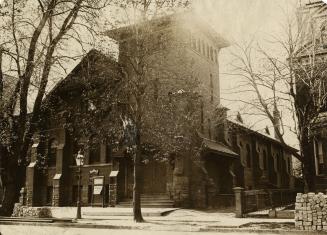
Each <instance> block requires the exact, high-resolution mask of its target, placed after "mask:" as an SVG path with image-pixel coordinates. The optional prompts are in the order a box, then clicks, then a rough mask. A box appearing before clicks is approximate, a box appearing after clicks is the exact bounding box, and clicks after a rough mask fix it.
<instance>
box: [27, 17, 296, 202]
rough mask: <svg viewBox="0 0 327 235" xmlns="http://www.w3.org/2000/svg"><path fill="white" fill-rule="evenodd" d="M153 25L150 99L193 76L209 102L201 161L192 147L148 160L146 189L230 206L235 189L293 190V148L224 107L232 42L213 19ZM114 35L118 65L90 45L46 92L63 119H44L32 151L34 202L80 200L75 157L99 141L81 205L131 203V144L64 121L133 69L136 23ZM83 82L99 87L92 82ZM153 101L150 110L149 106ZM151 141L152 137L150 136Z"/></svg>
mask: <svg viewBox="0 0 327 235" xmlns="http://www.w3.org/2000/svg"><path fill="white" fill-rule="evenodd" d="M146 27H148V28H150V29H151V30H150V31H145V32H146V33H144V34H143V35H145V37H146V38H147V39H148V40H147V43H149V44H148V46H149V48H150V47H153V48H155V51H156V53H151V55H150V56H148V58H147V61H148V64H150V65H152V66H151V68H149V69H148V70H147V71H148V72H149V74H147V76H148V77H149V79H150V80H149V81H151V82H150V84H149V87H150V89H152V90H153V96H152V98H151V102H149V103H150V104H155V100H157V99H158V97H160V98H165V97H167V98H168V94H171V93H174V92H176V90H179V89H183V88H185V85H186V84H188V82H186V80H185V79H194V78H196V81H197V82H199V84H200V85H199V86H198V90H197V92H198V93H199V94H200V95H201V97H202V102H201V107H200V108H199V119H200V120H199V134H198V137H199V138H198V139H199V141H198V142H199V148H201V153H200V154H201V156H200V158H196V157H194V156H190V155H189V153H185V154H182V155H181V156H178V157H175V158H173V159H171V161H169V162H165V163H162V162H157V161H150V162H149V163H148V164H144V165H143V166H142V167H143V169H142V173H143V177H142V178H143V182H142V186H143V189H142V193H143V195H146V196H145V197H146V198H147V199H148V200H150V201H151V198H152V199H154V198H155V197H156V196H158V195H159V196H160V197H159V199H164V204H163V205H164V206H173V205H174V206H181V207H199V208H205V207H208V206H212V207H219V206H231V205H232V203H233V200H232V198H233V187H235V186H242V187H245V188H246V189H262V188H265V189H267V188H290V187H292V175H291V171H292V165H291V155H290V152H291V151H294V149H292V148H290V147H287V146H286V147H285V146H283V145H282V144H280V142H278V141H277V140H275V139H274V138H271V137H269V136H266V135H263V134H260V133H258V132H254V131H251V130H250V129H248V128H246V127H244V126H243V125H242V124H240V123H236V122H233V121H230V120H227V119H226V112H227V111H226V109H225V108H223V107H221V106H220V94H219V92H220V83H219V66H218V53H219V51H220V50H221V49H222V48H224V47H226V46H228V43H227V42H226V41H225V40H224V39H223V38H222V37H221V36H219V35H216V34H215V33H214V31H213V30H212V29H211V28H210V27H208V26H207V25H206V24H204V23H203V22H201V21H199V20H195V19H193V18H190V17H189V16H187V15H186V16H185V15H177V16H170V17H164V18H161V19H158V20H154V21H151V22H150V23H149V25H147V26H146ZM141 28H142V27H141ZM108 35H109V36H110V37H112V38H113V39H115V40H116V41H117V42H118V44H119V59H118V62H116V61H114V60H113V59H110V58H107V57H105V56H104V55H102V54H101V53H99V52H97V51H95V50H92V51H91V52H90V53H88V55H87V56H86V57H85V58H84V59H83V60H82V61H81V63H80V64H79V65H77V66H76V67H75V69H74V70H73V71H72V72H71V73H70V74H69V75H68V76H67V78H66V79H64V80H63V81H62V82H60V83H59V84H58V85H57V86H56V87H55V88H54V89H53V90H52V92H51V93H50V95H49V96H48V97H47V99H48V102H49V104H50V106H51V107H52V110H53V111H52V112H53V113H52V115H50V117H53V116H54V117H56V119H55V120H52V119H51V118H50V119H49V120H45V121H44V123H43V127H44V130H43V131H42V129H41V130H40V135H39V136H38V137H37V136H36V138H35V141H34V143H33V145H32V148H31V163H30V165H29V166H28V167H27V180H26V191H27V204H28V205H29V206H37V205H53V206H68V205H74V204H75V203H76V199H77V191H78V188H77V175H76V174H77V173H76V170H77V167H76V166H75V164H74V157H75V156H76V154H77V151H78V150H79V149H80V148H83V147H82V146H83V145H85V144H88V145H89V146H91V147H90V148H84V155H85V157H86V159H85V165H84V166H83V167H82V186H81V189H82V190H81V191H82V203H83V205H111V206H115V205H116V204H118V205H119V204H123V205H128V203H129V202H128V201H129V200H130V198H131V197H132V189H133V172H132V171H133V167H132V160H131V158H130V157H127V156H126V153H125V152H124V151H123V149H124V146H118V147H117V146H115V145H113V144H112V143H111V142H110V143H109V142H108V141H106V140H105V139H103V140H102V141H101V142H96V141H93V137H94V136H93V135H91V134H90V135H89V136H85V137H84V140H83V141H80V142H78V141H77V142H76V138H75V137H74V136H73V135H72V134H71V132H69V131H68V129H69V128H70V127H69V126H67V123H66V121H67V120H68V118H69V115H68V116H67V112H66V110H68V109H72V108H74V107H75V108H77V110H82V111H83V110H84V112H85V113H89V112H90V110H93V109H96V104H95V105H93V104H83V94H84V93H83V91H84V90H85V89H90V87H92V89H95V88H96V87H99V88H101V85H102V84H101V79H112V80H113V86H114V83H115V81H118V80H120V79H121V77H122V68H123V70H124V71H125V72H126V73H127V74H128V76H133V75H135V74H133V70H132V69H131V68H130V65H129V63H128V55H129V54H130V53H133V50H135V44H134V42H133V35H134V34H133V28H132V27H131V26H128V27H124V28H120V29H116V30H112V31H109V32H108ZM149 61H150V62H149ZM124 76H125V75H124ZM99 81H100V82H99ZM85 82H87V83H88V84H92V86H85ZM108 91H110V89H109V90H108ZM81 107H84V109H83V108H81ZM147 108H151V107H150V105H149V107H147ZM217 112H218V113H219V114H221V115H222V119H221V122H220V123H223V125H218V126H217V125H216V121H217V120H216V119H217V116H216V113H217ZM73 114H74V113H73ZM75 114H76V115H78V112H77V111H76V113H75ZM103 126H105V125H102V127H103ZM95 128H96V125H95ZM144 141H146V142H148V143H151V136H150V137H146V138H145V140H144ZM38 154H41V155H42V156H46V159H47V165H48V167H47V168H46V169H44V170H43V171H40V170H38V169H37V168H36V166H37V164H36V161H37V160H38V159H39V158H38ZM94 177H95V178H97V179H98V181H97V182H101V185H99V187H94V185H93V184H94V183H95V181H92V180H93V179H94ZM102 179H104V181H103V182H102ZM153 202H154V204H148V206H151V205H152V206H158V204H155V203H157V201H153ZM146 203H147V202H144V204H146ZM144 204H143V205H144ZM161 206H162V205H161Z"/></svg>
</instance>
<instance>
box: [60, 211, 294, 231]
mask: <svg viewBox="0 0 327 235" xmlns="http://www.w3.org/2000/svg"><path fill="white" fill-rule="evenodd" d="M110 209H111V210H112V211H115V213H117V214H119V213H122V212H129V213H131V214H130V215H129V216H118V215H108V213H106V210H103V211H102V213H103V214H106V215H102V216H101V215H95V214H96V209H93V208H92V209H91V208H83V209H82V212H83V210H84V212H83V218H82V219H81V220H77V221H76V222H77V224H78V225H79V226H90V227H94V228H95V227H97V228H106V227H108V228H118V229H144V230H154V231H217V230H219V229H237V228H243V229H248V230H252V231H253V230H257V229H258V226H253V225H252V226H248V225H249V224H251V223H254V224H258V223H259V224H266V225H267V224H275V225H279V226H275V227H277V228H278V227H282V225H286V227H287V228H288V229H294V220H293V219H268V218H235V214H234V213H222V212H217V211H198V210H190V209H173V211H171V212H170V213H168V214H167V215H165V216H162V215H161V216H159V215H157V216H151V213H152V214H153V213H155V212H163V211H166V210H167V209H165V208H144V209H142V211H143V218H144V219H145V222H144V223H135V222H134V221H133V216H132V209H131V208H109V209H107V211H110ZM169 209H170V210H171V208H169ZM91 211H93V213H90V212H91ZM98 211H99V209H98ZM150 212H151V213H150ZM147 214H148V215H150V216H146V215H147ZM65 215H67V211H66V213H63V214H60V213H57V214H55V213H54V216H56V217H58V218H60V216H65ZM61 218H63V217H61ZM76 226H77V225H76ZM272 227H274V226H272ZM267 228H269V226H267ZM277 228H276V229H277ZM226 231H227V230H226Z"/></svg>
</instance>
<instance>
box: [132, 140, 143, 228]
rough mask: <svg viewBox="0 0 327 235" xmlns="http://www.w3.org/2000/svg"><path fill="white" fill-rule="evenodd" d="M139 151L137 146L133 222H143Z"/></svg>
mask: <svg viewBox="0 0 327 235" xmlns="http://www.w3.org/2000/svg"><path fill="white" fill-rule="evenodd" d="M140 167H141V152H140V150H139V146H137V150H136V153H135V156H134V188H133V216H134V221H135V222H144V219H143V217H142V211H141V175H140Z"/></svg>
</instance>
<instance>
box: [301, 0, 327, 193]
mask: <svg viewBox="0 0 327 235" xmlns="http://www.w3.org/2000/svg"><path fill="white" fill-rule="evenodd" d="M298 15H299V19H300V20H301V21H300V22H303V24H302V25H303V30H302V47H301V48H300V50H299V51H298V52H297V58H298V61H297V62H298V64H299V69H298V71H300V72H299V76H300V79H298V80H297V89H298V91H300V92H298V93H299V100H300V104H305V103H306V100H308V98H307V96H309V95H310V94H308V89H307V88H305V86H303V82H302V80H306V81H307V80H308V79H310V76H311V77H312V79H316V80H317V81H319V82H320V86H319V87H318V86H317V92H320V93H321V94H326V92H327V89H326V75H325V74H326V62H327V5H326V3H324V2H323V1H313V2H309V3H307V4H305V5H303V6H302V7H301V8H300V9H299V14H298ZM303 71H307V72H308V73H309V76H307V74H305V72H303ZM301 74H302V75H301ZM301 76H302V77H301ZM317 84H318V83H317ZM318 90H319V91H318ZM320 102H322V106H321V107H320V110H319V112H320V113H319V114H318V115H317V116H316V115H315V114H314V112H315V110H313V114H312V115H313V116H314V117H313V119H314V120H312V126H311V127H310V131H311V133H310V134H311V136H310V138H312V141H311V142H312V145H310V146H309V149H310V151H311V152H312V156H313V157H312V160H311V162H312V164H314V166H315V174H316V190H317V191H325V190H326V189H327V177H326V174H327V144H326V143H327V142H326V140H327V135H326V133H327V129H326V124H327V119H326V117H327V103H326V101H325V100H323V99H320Z"/></svg>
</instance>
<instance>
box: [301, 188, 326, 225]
mask: <svg viewBox="0 0 327 235" xmlns="http://www.w3.org/2000/svg"><path fill="white" fill-rule="evenodd" d="M295 227H296V228H297V229H300V230H307V231H315V230H318V231H319V230H325V231H327V195H325V194H323V193H318V194H315V193H308V194H302V193H298V194H297V196H296V203H295Z"/></svg>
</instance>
